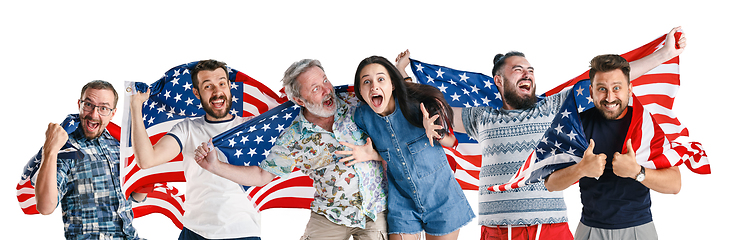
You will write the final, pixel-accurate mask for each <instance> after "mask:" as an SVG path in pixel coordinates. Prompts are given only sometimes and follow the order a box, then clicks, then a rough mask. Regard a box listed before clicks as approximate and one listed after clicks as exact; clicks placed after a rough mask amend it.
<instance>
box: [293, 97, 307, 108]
mask: <svg viewBox="0 0 732 240" xmlns="http://www.w3.org/2000/svg"><path fill="white" fill-rule="evenodd" d="M292 101H293V102H295V104H297V105H299V106H305V101H303V100H302V99H300V98H297V97H293V98H292Z"/></svg>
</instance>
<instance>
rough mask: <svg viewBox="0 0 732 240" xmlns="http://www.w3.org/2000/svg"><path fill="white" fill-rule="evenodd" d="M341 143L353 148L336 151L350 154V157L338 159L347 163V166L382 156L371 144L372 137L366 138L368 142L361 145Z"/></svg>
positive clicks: (336, 152) (378, 158)
mask: <svg viewBox="0 0 732 240" xmlns="http://www.w3.org/2000/svg"><path fill="white" fill-rule="evenodd" d="M340 144H341V145H343V146H346V147H349V148H351V149H352V150H351V151H335V154H342V155H348V157H344V158H341V159H340V160H338V162H342V163H345V164H346V166H351V165H353V164H356V163H360V162H366V161H371V160H380V158H381V155H379V153H378V152H376V150H374V147H373V145H371V138H366V144H364V145H361V146H358V145H354V144H350V143H347V142H340Z"/></svg>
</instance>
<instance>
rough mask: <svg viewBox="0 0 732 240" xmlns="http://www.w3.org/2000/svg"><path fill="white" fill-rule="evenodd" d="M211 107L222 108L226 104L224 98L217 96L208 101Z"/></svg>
mask: <svg viewBox="0 0 732 240" xmlns="http://www.w3.org/2000/svg"><path fill="white" fill-rule="evenodd" d="M210 103H211V107H213V108H224V106H225V105H226V101H224V98H218V99H214V100H212V101H210Z"/></svg>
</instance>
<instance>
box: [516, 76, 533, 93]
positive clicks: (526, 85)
mask: <svg viewBox="0 0 732 240" xmlns="http://www.w3.org/2000/svg"><path fill="white" fill-rule="evenodd" d="M518 88H519V89H521V90H523V91H527V92H529V91H531V80H528V79H527V80H522V81H520V82H519V83H518Z"/></svg>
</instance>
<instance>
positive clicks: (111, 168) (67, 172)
mask: <svg viewBox="0 0 732 240" xmlns="http://www.w3.org/2000/svg"><path fill="white" fill-rule="evenodd" d="M69 142H70V143H71V145H73V146H74V147H76V148H77V149H79V152H80V153H82V154H79V155H77V156H78V159H60V158H59V159H58V160H57V174H56V176H57V180H56V181H57V186H58V199H59V201H58V202H59V203H61V209H62V210H63V221H64V230H65V236H66V239H140V238H139V237H138V236H137V233H136V232H135V229H134V227H132V217H133V214H132V205H131V202H130V200H127V199H126V198H125V196H124V193H123V192H122V186H121V183H120V176H119V175H120V170H119V164H120V161H119V158H120V153H119V141H117V140H116V139H114V138H113V137H112V136H111V135H110V134H109V132H107V131H106V130H105V131H104V133H103V134H102V135H101V136H99V137H97V138H95V139H91V140H89V139H87V138H86V137H84V135H83V133H82V129H81V128H78V129H77V130H76V131H74V132H72V133H71V134H69ZM81 155H83V156H81Z"/></svg>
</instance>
